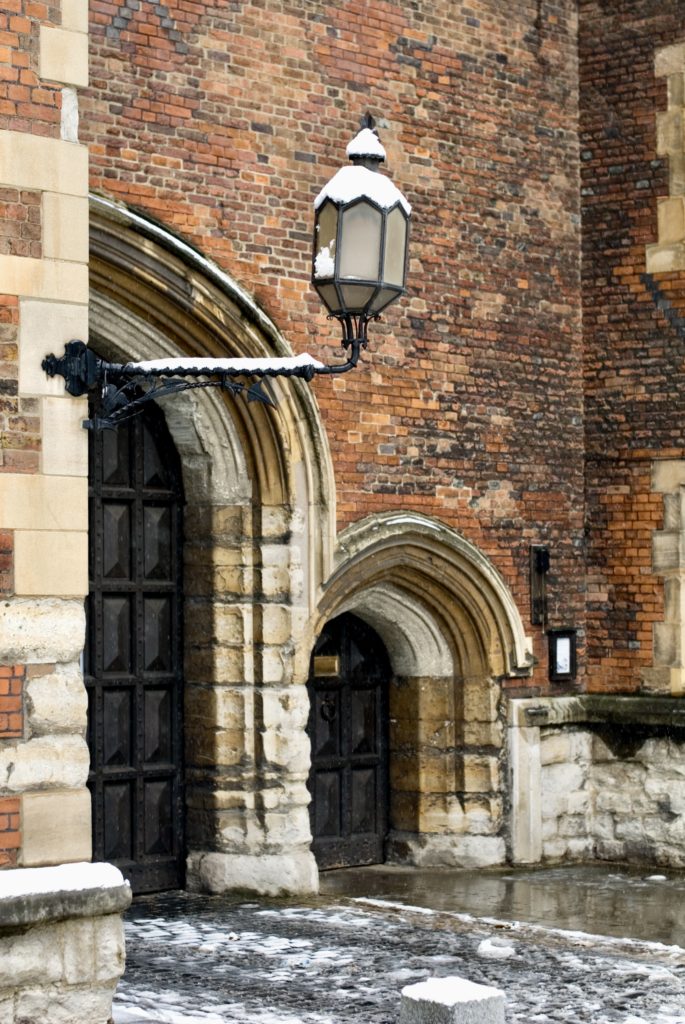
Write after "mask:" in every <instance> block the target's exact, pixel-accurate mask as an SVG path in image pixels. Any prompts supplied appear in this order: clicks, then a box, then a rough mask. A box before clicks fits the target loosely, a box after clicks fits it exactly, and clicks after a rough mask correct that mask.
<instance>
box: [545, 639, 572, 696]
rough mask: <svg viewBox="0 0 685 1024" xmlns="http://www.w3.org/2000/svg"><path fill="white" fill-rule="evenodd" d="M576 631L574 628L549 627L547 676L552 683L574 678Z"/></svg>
mask: <svg viewBox="0 0 685 1024" xmlns="http://www.w3.org/2000/svg"><path fill="white" fill-rule="evenodd" d="M576 633H577V631H576V630H575V629H550V630H549V631H548V633H547V637H548V640H549V678H550V680H551V681H552V682H553V683H565V682H569V681H570V680H572V679H575V678H576V672H577V660H576Z"/></svg>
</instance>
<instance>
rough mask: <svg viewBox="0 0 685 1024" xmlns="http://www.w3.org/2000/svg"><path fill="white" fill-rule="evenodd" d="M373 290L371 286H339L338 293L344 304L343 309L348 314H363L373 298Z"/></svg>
mask: <svg viewBox="0 0 685 1024" xmlns="http://www.w3.org/2000/svg"><path fill="white" fill-rule="evenodd" d="M375 290H376V289H375V288H373V287H372V286H371V285H364V284H341V285H340V291H341V293H342V297H343V302H344V303H345V309H346V310H347V311H348V313H354V314H356V313H361V312H363V311H364V310H365V309H366V307H367V306H368V304H369V302H370V301H371V299H372V298H373V293H374V291H375Z"/></svg>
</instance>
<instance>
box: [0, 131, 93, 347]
mask: <svg viewBox="0 0 685 1024" xmlns="http://www.w3.org/2000/svg"><path fill="white" fill-rule="evenodd" d="M0 183H1V184H3V185H6V186H8V187H10V188H32V189H39V190H41V191H45V192H63V193H65V194H67V195H73V196H87V195H88V147H87V146H79V145H75V144H74V143H73V142H62V140H61V139H49V138H45V137H44V136H42V135H29V134H28V133H26V132H14V131H0ZM5 259H9V257H5ZM14 259H15V260H19V261H21V263H23V264H28V263H29V262H31V263H41V262H44V261H41V260H29V259H28V258H27V257H22V256H17V257H15V258H14ZM83 270H84V272H86V271H87V268H86V267H84V268H83ZM0 280H2V281H3V287H5V281H4V279H3V277H2V275H0ZM12 294H13V293H12ZM20 294H26V293H25V292H23V291H22V292H21V293H20ZM53 297H54V298H56V299H58V300H59V299H62V300H64V301H67V302H68V301H69V299H68V297H67V295H66V294H64V295H59V294H57V295H55V296H53ZM76 301H78V302H81V301H83V302H87V301H88V285H87V273H86V289H85V298H84V299H83V300H81V299H80V298H79V299H77V300H76ZM84 340H85V339H84Z"/></svg>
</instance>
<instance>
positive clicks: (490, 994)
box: [402, 977, 504, 1006]
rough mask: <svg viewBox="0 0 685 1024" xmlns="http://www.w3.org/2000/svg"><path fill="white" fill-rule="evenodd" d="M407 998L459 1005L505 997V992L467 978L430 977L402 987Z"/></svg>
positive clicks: (444, 1004)
mask: <svg viewBox="0 0 685 1024" xmlns="http://www.w3.org/2000/svg"><path fill="white" fill-rule="evenodd" d="M402 996H403V998H405V999H412V1000H414V1001H416V1002H429V1003H440V1004H442V1005H443V1006H457V1005H458V1004H459V1003H479V1002H482V1001H484V1000H486V999H498V998H499V999H503V998H504V993H503V992H501V991H500V990H499V989H498V988H490V987H489V986H488V985H477V984H476V983H475V982H474V981H468V980H467V979H466V978H457V977H451V978H429V979H428V981H420V982H418V984H416V985H407V986H406V987H405V988H403V989H402Z"/></svg>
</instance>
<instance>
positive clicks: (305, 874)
mask: <svg viewBox="0 0 685 1024" xmlns="http://www.w3.org/2000/svg"><path fill="white" fill-rule="evenodd" d="M91 281H92V295H91V307H90V337H91V343H92V344H93V346H94V347H95V348H97V349H98V351H100V352H101V353H102V354H103V355H105V356H106V357H108V358H111V359H116V360H120V361H126V360H140V359H152V358H159V357H161V356H164V355H173V356H175V355H196V354H197V355H220V354H228V355H240V356H258V355H261V354H265V353H269V354H277V355H285V354H288V347H287V344H286V342H285V340H284V338H283V337H282V336H281V335H280V333H279V332H278V330H277V329H276V327H275V326H274V325H273V323H271V321H270V320H268V318H267V317H266V316H265V314H264V313H263V312H262V311H261V310H260V309H259V308H258V307H257V306H256V304H255V303H254V302H253V301H252V300H251V299H250V297H249V296H248V295H246V294H245V293H244V292H243V291H242V290H241V289H240V288H239V286H237V285H236V284H235V282H233V281H232V280H231V279H230V278H229V277H228V276H227V275H226V274H224V273H223V272H222V271H221V270H219V269H218V268H217V267H216V266H214V265H213V264H211V263H209V262H208V261H206V260H205V259H204V258H203V257H202V256H201V254H199V253H197V252H196V251H195V250H193V249H191V248H190V247H189V246H187V245H186V244H185V243H183V242H181V241H180V240H178V239H176V238H175V237H174V236H172V235H171V234H169V233H167V232H165V231H164V229H163V228H160V227H159V226H158V225H155V224H152V223H150V222H148V221H146V220H145V219H144V218H142V217H140V216H139V215H137V214H135V213H132V212H131V211H129V210H126V209H123V208H121V207H119V206H116V205H114V204H113V203H111V202H109V201H107V200H102V199H98V198H93V199H92V201H91ZM274 391H275V393H276V397H277V406H276V408H275V409H266V408H264V407H261V406H259V405H258V403H253V404H251V405H248V404H247V403H245V402H242V401H235V400H234V399H232V398H230V397H228V398H224V397H222V396H221V395H217V394H215V393H213V394H212V393H199V392H196V393H190V394H187V395H184V396H183V397H182V398H181V399H177V400H175V401H173V402H167V403H163V408H164V412H165V415H166V418H167V423H168V426H169V430H170V432H171V435H172V437H173V439H174V443H175V445H176V447H177V449H178V452H179V455H180V457H181V462H182V470H183V477H184V489H185V493H186V500H187V504H186V512H185V523H186V537H185V545H184V560H185V570H184V571H185V586H184V589H185V608H186V621H185V626H186V637H187V642H186V650H185V659H184V671H185V735H186V744H185V746H186V812H187V834H188V884H189V886H190V887H196V888H197V887H201V888H208V889H210V890H214V891H217V890H221V889H226V888H248V889H253V890H257V891H261V892H279V891H291V892H293V891H312V890H315V889H316V886H317V874H316V866H315V863H314V859H313V857H312V855H311V852H310V850H309V843H310V832H309V821H308V813H307V805H308V802H309V797H308V792H307V789H306V779H307V773H308V768H309V759H308V745H307V742H306V736H305V723H306V718H307V711H308V703H307V696H306V687H305V683H306V677H307V665H306V655H305V656H302V658H301V660H302V665H299V663H298V659H297V656H296V654H295V652H296V651H298V650H301V649H302V645H301V644H300V643H298V642H297V638H298V637H299V636H301V634H302V633H303V632H304V631H306V629H307V624H308V623H309V621H310V619H311V616H312V610H313V600H314V595H315V594H316V592H317V589H318V588H319V586H320V582H321V580H322V579H324V578H325V577H326V576H327V575H328V574H329V572H330V566H331V556H332V543H331V538H332V535H333V530H332V522H333V520H332V514H333V508H334V490H333V483H332V471H331V466H330V459H329V454H328V448H327V443H326V438H325V435H324V432H323V430H322V428H321V425H320V422H319V418H318V412H317V409H316V404H315V402H314V399H313V397H312V394H311V391H310V390H309V389H308V388H307V386H306V385H303V384H302V382H299V381H294V382H293V381H288V382H287V384H286V385H285V386H283V385H282V384H281V383H280V382H279V381H278V380H276V381H274Z"/></svg>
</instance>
